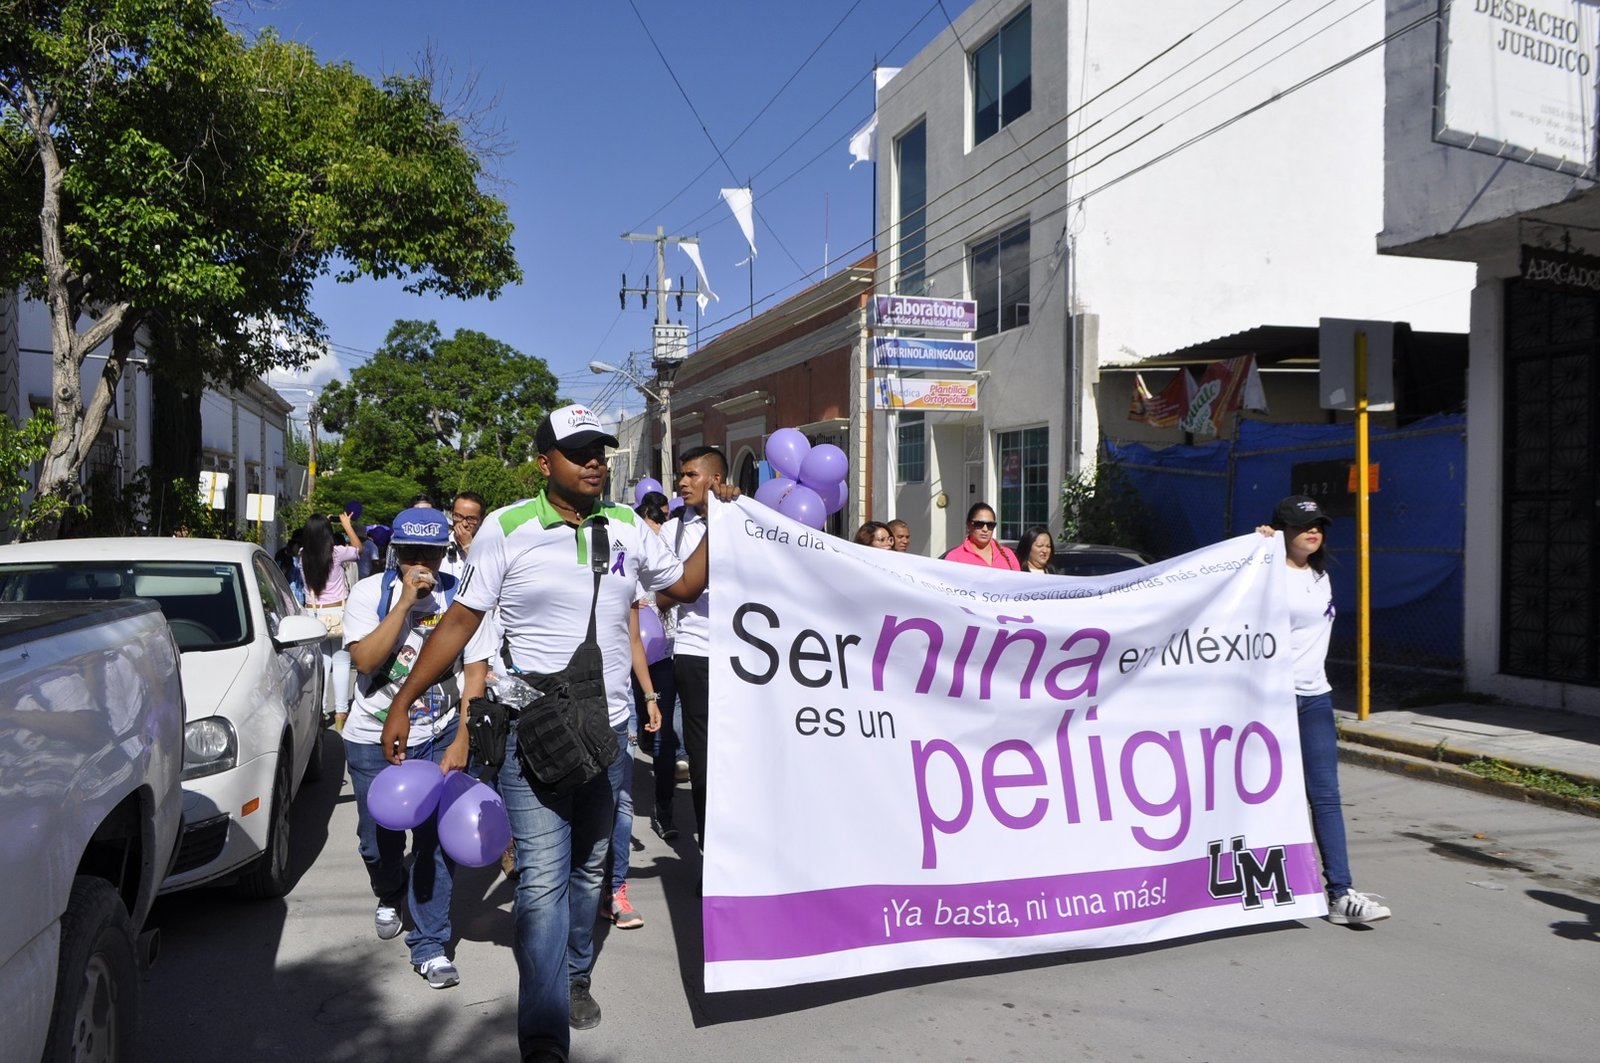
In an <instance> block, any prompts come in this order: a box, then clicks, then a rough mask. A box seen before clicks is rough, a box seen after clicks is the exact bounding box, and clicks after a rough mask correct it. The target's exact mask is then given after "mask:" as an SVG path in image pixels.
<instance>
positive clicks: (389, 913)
mask: <svg viewBox="0 0 1600 1063" xmlns="http://www.w3.org/2000/svg"><path fill="white" fill-rule="evenodd" d="M372 926H373V929H375V930H376V931H377V932H378V936H379V937H380V938H382V939H383V940H385V941H388V940H389V939H390V938H393V937H399V936H400V931H401V930H403V929H405V928H404V927H403V926H402V925H401V923H400V912H399V911H398V910H397V909H395V908H391V907H389V906H388V905H387V904H380V905H378V908H377V910H376V911H375V912H373V913H372Z"/></svg>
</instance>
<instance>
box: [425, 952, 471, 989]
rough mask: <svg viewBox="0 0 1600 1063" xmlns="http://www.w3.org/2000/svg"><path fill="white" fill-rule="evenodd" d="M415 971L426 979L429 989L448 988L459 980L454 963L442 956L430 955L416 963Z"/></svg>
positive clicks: (458, 973) (459, 976) (459, 975)
mask: <svg viewBox="0 0 1600 1063" xmlns="http://www.w3.org/2000/svg"><path fill="white" fill-rule="evenodd" d="M417 973H418V974H420V975H421V976H422V977H424V978H426V979H427V980H428V987H429V988H430V989H449V988H450V987H451V986H453V985H458V984H460V982H461V974H460V972H459V971H457V970H456V965H455V964H453V963H451V962H450V961H449V960H448V959H447V958H445V957H444V956H430V957H429V958H428V959H426V960H423V961H422V962H421V963H420V964H418V965H417Z"/></svg>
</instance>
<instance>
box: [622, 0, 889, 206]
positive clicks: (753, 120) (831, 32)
mask: <svg viewBox="0 0 1600 1063" xmlns="http://www.w3.org/2000/svg"><path fill="white" fill-rule="evenodd" d="M860 6H861V0H855V2H854V3H853V4H851V5H850V7H849V8H848V9H847V10H846V11H845V13H844V14H843V15H840V16H839V21H837V22H835V23H834V24H833V28H832V29H830V30H829V31H828V32H827V33H826V34H824V35H823V38H822V40H820V41H818V42H817V46H816V47H815V48H813V49H811V54H810V55H808V56H806V57H805V59H804V60H803V61H802V62H801V63H800V65H799V66H797V67H795V69H794V73H792V74H790V75H789V79H788V80H787V81H785V82H784V83H783V84H782V85H779V86H778V91H777V92H774V93H773V94H772V95H771V96H770V97H769V98H768V99H767V102H766V103H764V104H762V105H761V109H760V110H759V111H757V112H756V113H755V117H753V118H751V119H750V121H748V122H746V123H745V125H744V128H743V129H741V130H739V132H738V133H737V134H736V135H735V136H734V138H733V139H732V140H730V141H728V148H729V150H730V151H731V150H732V149H733V146H734V145H735V144H737V143H739V141H741V140H743V139H744V135H745V134H746V133H748V132H750V129H751V127H752V126H754V125H755V124H756V123H757V122H758V121H760V120H761V116H762V115H764V114H766V113H767V111H768V110H770V109H771V107H772V105H773V104H775V103H777V102H778V97H779V96H782V95H783V93H784V90H785V89H787V88H788V87H789V86H790V85H792V84H794V79H795V78H797V77H799V76H800V73H801V71H803V70H805V68H806V67H807V66H808V65H809V64H810V63H811V60H813V59H815V58H816V57H817V53H818V52H820V51H822V47H823V45H825V44H827V43H828V42H829V41H830V40H832V39H833V35H834V34H835V33H838V32H839V27H840V26H843V25H844V23H845V19H848V18H849V17H850V16H851V15H852V14H854V13H855V10H856V8H858V7H860ZM634 12H635V13H636V14H637V13H638V8H635V9H634ZM645 32H646V33H647V34H648V33H649V29H648V28H647V29H646V30H645ZM651 43H652V44H653V43H654V41H652V42H651ZM659 52H660V49H657V53H658V54H659ZM713 146H714V145H713ZM718 154H719V155H720V154H721V153H720V152H719V153H718ZM713 165H715V163H707V164H706V168H705V169H703V170H701V171H700V172H699V173H697V174H695V175H694V177H692V178H691V179H690V180H689V183H688V184H686V185H684V186H683V187H682V188H680V189H678V191H677V192H676V193H675V194H674V195H673V197H672V198H671V199H669V200H667V201H666V202H665V203H663V204H661V206H659V207H657V208H656V209H655V210H653V211H651V212H650V213H649V214H648V215H647V216H646V218H645V220H644V221H642V222H639V223H638V224H637V225H634V226H632V228H634V229H643V228H644V227H645V226H646V225H648V224H649V220H650V219H651V218H654V217H655V216H656V215H657V214H660V213H661V212H662V211H664V210H666V209H667V208H668V207H670V206H672V204H674V203H676V202H677V201H678V199H679V198H680V197H681V196H682V195H683V194H684V193H685V192H687V191H689V189H691V188H693V187H694V186H695V183H696V182H698V181H699V180H700V178H702V177H704V176H705V175H706V174H707V173H709V172H710V171H711V167H712V166H713Z"/></svg>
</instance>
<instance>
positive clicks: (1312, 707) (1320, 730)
mask: <svg viewBox="0 0 1600 1063" xmlns="http://www.w3.org/2000/svg"><path fill="white" fill-rule="evenodd" d="M1295 701H1296V702H1298V703H1299V710H1300V763H1301V767H1302V768H1303V769H1304V771H1305V776H1306V800H1307V801H1308V802H1309V803H1310V805H1311V829H1312V830H1313V831H1314V832H1315V833H1316V836H1317V851H1318V852H1319V853H1321V854H1322V878H1323V881H1325V882H1326V883H1327V886H1328V897H1329V898H1330V899H1332V898H1334V897H1342V896H1344V895H1345V894H1346V893H1349V892H1350V853H1349V850H1348V848H1347V847H1346V845H1345V837H1344V808H1343V806H1342V804H1341V802H1340V800H1339V732H1338V730H1337V729H1336V728H1335V727H1334V724H1333V695H1332V694H1311V695H1298V694H1297V695H1296V696H1295Z"/></svg>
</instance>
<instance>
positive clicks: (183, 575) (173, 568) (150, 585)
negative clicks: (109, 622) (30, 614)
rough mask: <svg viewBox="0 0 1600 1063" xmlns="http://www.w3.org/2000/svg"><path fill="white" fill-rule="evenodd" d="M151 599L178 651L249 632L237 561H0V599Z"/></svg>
mask: <svg viewBox="0 0 1600 1063" xmlns="http://www.w3.org/2000/svg"><path fill="white" fill-rule="evenodd" d="M116 598H153V599H154V600H155V601H156V602H157V603H159V604H160V606H161V611H162V612H163V613H164V614H166V617H167V625H168V626H169V627H170V628H172V637H173V640H174V641H176V642H177V644H178V649H180V650H217V649H225V648H227V647H229V646H238V645H242V644H243V643H244V642H245V641H246V640H247V639H248V638H249V634H250V628H249V624H248V622H247V620H246V617H245V604H244V601H245V599H244V593H243V591H242V588H241V584H240V576H239V569H238V566H237V565H228V564H218V563H215V562H201V561H38V562H25V563H21V564H10V565H0V601H4V602H40V601H55V602H61V601H85V600H91V599H100V600H109V599H116Z"/></svg>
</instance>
